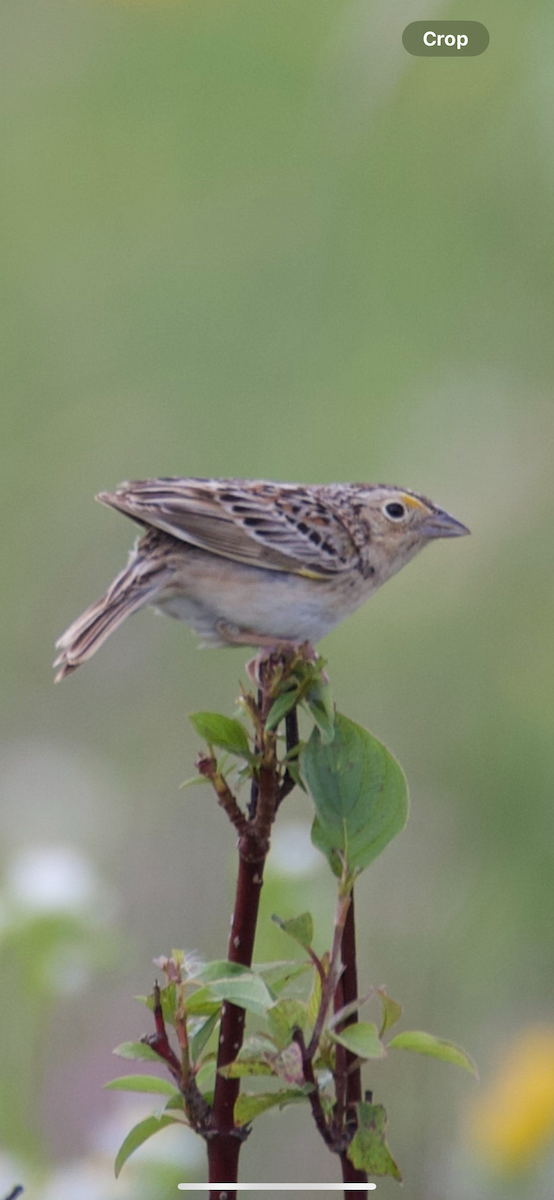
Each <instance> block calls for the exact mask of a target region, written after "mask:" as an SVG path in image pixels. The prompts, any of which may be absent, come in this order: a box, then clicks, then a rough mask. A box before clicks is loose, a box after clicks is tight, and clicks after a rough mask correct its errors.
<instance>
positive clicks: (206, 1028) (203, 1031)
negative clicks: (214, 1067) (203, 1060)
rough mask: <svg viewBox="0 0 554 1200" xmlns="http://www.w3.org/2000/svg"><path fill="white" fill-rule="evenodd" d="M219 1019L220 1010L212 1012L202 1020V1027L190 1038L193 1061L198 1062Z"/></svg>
mask: <svg viewBox="0 0 554 1200" xmlns="http://www.w3.org/2000/svg"><path fill="white" fill-rule="evenodd" d="M218 1020H219V1011H218V1012H214V1013H212V1015H211V1016H210V1017H206V1020H205V1021H203V1022H202V1024H201V1025H200V1028H199V1029H197V1030H196V1033H194V1034H193V1035H192V1037H191V1039H190V1057H191V1060H192V1062H193V1063H196V1062H198V1059H199V1058H200V1055H201V1053H202V1051H203V1049H204V1047H205V1046H206V1045H207V1043H208V1042H209V1040H210V1037H211V1035H212V1033H213V1031H214V1029H215V1027H216V1025H217V1022H218Z"/></svg>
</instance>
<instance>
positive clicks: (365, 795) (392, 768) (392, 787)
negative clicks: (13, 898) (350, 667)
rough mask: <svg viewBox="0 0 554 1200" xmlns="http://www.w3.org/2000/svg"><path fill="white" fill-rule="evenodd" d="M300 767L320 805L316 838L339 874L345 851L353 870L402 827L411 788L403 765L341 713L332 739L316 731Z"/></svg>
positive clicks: (337, 716) (375, 856) (316, 841)
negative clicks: (328, 740) (325, 738)
mask: <svg viewBox="0 0 554 1200" xmlns="http://www.w3.org/2000/svg"><path fill="white" fill-rule="evenodd" d="M301 770H302V774H303V776H304V779H305V780H306V783H307V784H308V787H309V789H310V791H311V793H312V796H313V799H314V803H315V808H316V817H315V820H314V823H313V826H312V841H313V843H314V845H315V846H317V847H318V849H319V850H321V851H322V853H323V854H324V855H325V856H326V858H327V860H328V862H329V864H330V866H331V869H332V870H333V871H334V873H335V874H336V875H338V876H339V877H340V876H341V875H342V871H343V863H342V859H341V856H343V857H344V859H345V860H346V864H347V867H348V871H349V873H353V872H356V871H361V870H363V869H364V868H365V867H367V866H368V865H369V863H371V862H373V859H375V858H377V856H378V855H379V854H380V853H381V851H382V850H384V848H385V846H386V845H387V844H388V843H389V842H390V841H391V839H392V838H393V837H395V835H396V834H397V833H400V831H401V830H402V829H403V828H404V825H405V824H406V819H407V815H408V789H407V785H406V780H405V778H404V774H403V772H402V770H401V768H400V766H399V765H398V763H397V762H396V760H395V759H394V758H393V756H392V754H390V753H389V751H388V750H387V749H386V747H385V746H383V745H382V743H381V742H378V741H377V739H376V738H374V737H373V736H372V735H371V734H370V733H368V732H367V730H366V729H362V727H361V726H360V725H356V724H355V723H354V721H350V720H348V718H347V717H344V716H342V715H341V714H340V713H337V714H336V717H335V736H334V738H333V741H332V742H330V743H329V744H324V742H323V739H322V736H321V733H320V730H319V729H317V728H316V729H314V730H313V732H312V735H311V737H310V740H309V742H308V743H307V744H306V746H305V747H304V749H303V751H302V754H301Z"/></svg>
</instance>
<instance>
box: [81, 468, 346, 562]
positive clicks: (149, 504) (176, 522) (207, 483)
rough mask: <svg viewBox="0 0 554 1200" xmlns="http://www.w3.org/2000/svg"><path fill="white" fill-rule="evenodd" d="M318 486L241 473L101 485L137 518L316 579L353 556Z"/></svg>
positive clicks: (228, 553) (113, 502)
mask: <svg viewBox="0 0 554 1200" xmlns="http://www.w3.org/2000/svg"><path fill="white" fill-rule="evenodd" d="M324 497H325V489H324V488H304V487H301V486H300V485H296V484H275V483H266V482H263V481H260V482H250V481H244V480H236V479H227V480H209V479H147V480H143V481H140V482H135V483H124V484H121V486H120V487H119V488H118V489H117V491H116V492H101V493H100V494H99V496H98V497H97V499H98V500H100V501H101V502H102V503H103V504H108V505H110V506H111V507H112V508H116V509H118V510H119V511H120V512H123V513H125V514H126V515H127V516H128V517H131V518H132V519H133V520H135V521H138V522H140V524H143V525H146V526H149V525H152V526H154V527H155V528H157V529H163V530H164V531H165V532H166V533H169V534H171V535H172V536H173V537H176V538H180V539H181V540H182V541H185V542H189V543H190V544H191V545H193V546H199V547H200V548H201V549H203V550H209V551H211V553H212V554H219V555H222V556H223V557H225V558H231V559H235V560H236V561H238V562H243V563H246V564H247V565H249V566H258V567H266V568H268V569H269V570H272V571H290V572H293V573H295V574H306V575H310V576H314V577H316V578H317V577H319V578H322V579H325V578H328V576H329V575H333V574H335V573H336V572H339V571H344V570H348V568H350V567H352V566H353V565H354V562H355V561H356V557H357V556H356V550H355V547H354V544H353V542H352V539H351V537H350V535H349V533H348V531H347V530H346V528H345V527H344V525H343V524H342V523H341V521H340V520H339V518H338V516H337V515H336V514H335V513H334V512H333V511H332V510H330V508H329V505H328V503H326V502H325V498H324Z"/></svg>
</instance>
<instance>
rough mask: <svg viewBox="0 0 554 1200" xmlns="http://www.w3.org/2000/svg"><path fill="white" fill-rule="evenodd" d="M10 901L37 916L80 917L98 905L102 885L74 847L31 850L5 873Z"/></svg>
mask: <svg viewBox="0 0 554 1200" xmlns="http://www.w3.org/2000/svg"><path fill="white" fill-rule="evenodd" d="M5 891H6V898H7V899H8V901H12V902H15V904H16V905H17V906H18V907H19V908H23V909H26V910H27V911H32V912H36V913H75V912H77V913H80V912H83V911H85V910H90V908H91V906H92V905H95V906H96V905H97V903H98V900H99V898H100V895H101V887H100V881H99V879H98V877H97V875H96V874H95V872H94V869H93V867H92V865H91V863H90V862H89V860H88V859H87V858H85V857H84V855H83V854H81V853H80V852H79V851H78V850H76V849H75V847H73V846H30V847H28V848H27V849H25V850H21V851H20V852H19V854H17V855H15V856H14V857H13V858H12V860H11V862H10V864H9V866H8V868H7V871H6V877H5Z"/></svg>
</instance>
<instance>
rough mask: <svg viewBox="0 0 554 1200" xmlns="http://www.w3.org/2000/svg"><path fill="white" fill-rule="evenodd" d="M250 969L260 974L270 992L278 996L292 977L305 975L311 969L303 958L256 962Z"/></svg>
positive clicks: (309, 964)
mask: <svg viewBox="0 0 554 1200" xmlns="http://www.w3.org/2000/svg"><path fill="white" fill-rule="evenodd" d="M252 970H253V971H255V972H256V974H258V975H261V976H262V979H264V980H265V982H266V984H267V986H268V988H270V990H271V992H272V994H273V995H274V996H278V995H279V993H280V992H282V991H283V988H285V987H286V986H287V984H289V983H291V982H292V980H293V979H297V978H298V976H299V975H305V974H306V972H307V971H311V970H312V965H311V963H310V962H308V961H307V960H305V959H304V960H299V959H298V960H294V959H293V960H291V961H290V962H287V961H283V962H272V963H256V964H255V965H254V966H253V967H252Z"/></svg>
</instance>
